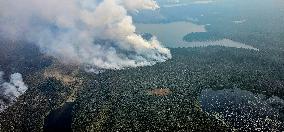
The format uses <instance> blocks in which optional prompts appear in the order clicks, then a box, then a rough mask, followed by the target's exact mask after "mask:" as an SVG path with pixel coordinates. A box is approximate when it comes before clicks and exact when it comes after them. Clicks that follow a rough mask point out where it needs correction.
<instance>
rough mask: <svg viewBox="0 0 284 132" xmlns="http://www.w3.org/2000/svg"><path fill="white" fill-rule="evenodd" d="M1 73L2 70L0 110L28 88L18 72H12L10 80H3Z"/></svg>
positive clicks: (1, 76) (0, 77)
mask: <svg viewBox="0 0 284 132" xmlns="http://www.w3.org/2000/svg"><path fill="white" fill-rule="evenodd" d="M3 75H4V72H2V71H0V112H2V111H3V110H4V109H6V108H7V107H8V106H9V105H11V104H13V103H14V102H15V101H16V100H17V98H18V97H19V96H21V95H22V94H24V93H25V92H26V90H27V89H28V87H27V86H26V85H25V83H24V82H23V78H22V75H21V74H20V73H14V74H12V75H11V76H10V82H5V81H4V79H3Z"/></svg>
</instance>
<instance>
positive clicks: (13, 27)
mask: <svg viewBox="0 0 284 132" xmlns="http://www.w3.org/2000/svg"><path fill="white" fill-rule="evenodd" d="M157 8H159V6H158V5H157V3H156V2H155V1H153V0H60V1H59V0H0V35H1V36H5V37H9V38H10V39H25V40H28V41H31V42H33V43H36V44H37V45H38V46H39V47H40V48H41V49H42V51H43V52H44V53H47V54H48V55H52V56H55V57H57V58H59V59H62V60H64V61H67V62H71V63H80V64H83V65H87V66H88V67H96V68H102V69H122V68H125V67H137V66H145V65H153V64H155V63H157V62H164V61H166V60H167V59H169V58H171V53H170V51H169V50H168V49H167V48H164V47H163V46H162V45H161V44H160V43H159V41H158V40H157V39H156V38H155V37H153V38H152V39H151V40H149V41H148V40H145V39H143V38H142V37H141V36H140V35H138V34H136V27H135V26H134V24H133V22H132V17H131V16H129V15H128V11H139V10H142V9H150V10H154V9H157Z"/></svg>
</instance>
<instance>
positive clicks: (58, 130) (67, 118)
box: [44, 102, 75, 132]
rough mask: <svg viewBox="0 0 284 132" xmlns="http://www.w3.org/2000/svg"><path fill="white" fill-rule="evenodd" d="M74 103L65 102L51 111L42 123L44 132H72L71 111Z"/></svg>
mask: <svg viewBox="0 0 284 132" xmlns="http://www.w3.org/2000/svg"><path fill="white" fill-rule="evenodd" d="M74 104H75V103H73V102H67V103H65V104H64V105H63V106H62V107H60V108H58V109H56V110H54V111H52V112H51V113H50V114H49V115H48V116H47V117H46V118H45V123H44V132H72V129H71V124H72V110H73V106H74Z"/></svg>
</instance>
